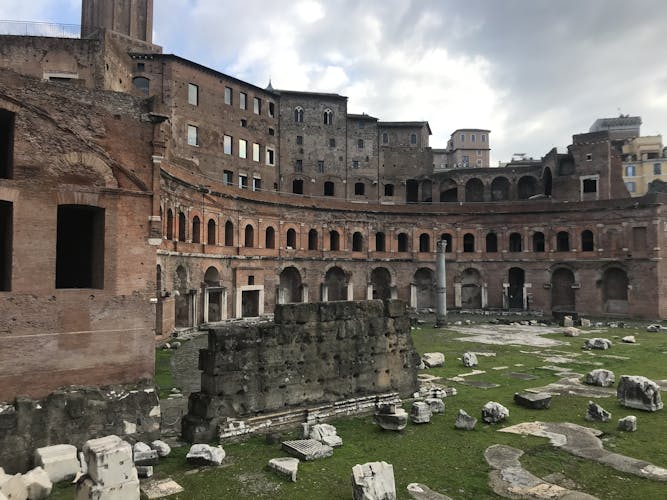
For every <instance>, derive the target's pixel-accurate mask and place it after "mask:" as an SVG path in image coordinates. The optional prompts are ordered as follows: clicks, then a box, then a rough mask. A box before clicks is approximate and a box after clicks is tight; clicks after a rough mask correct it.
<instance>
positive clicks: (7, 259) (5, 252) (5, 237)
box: [0, 201, 13, 292]
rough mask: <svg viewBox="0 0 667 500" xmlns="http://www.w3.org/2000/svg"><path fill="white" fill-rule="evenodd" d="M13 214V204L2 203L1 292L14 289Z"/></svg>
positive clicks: (0, 214)
mask: <svg viewBox="0 0 667 500" xmlns="http://www.w3.org/2000/svg"><path fill="white" fill-rule="evenodd" d="M12 212H13V205H12V204H11V203H9V202H8V201H0V292H8V291H10V290H11V289H12Z"/></svg>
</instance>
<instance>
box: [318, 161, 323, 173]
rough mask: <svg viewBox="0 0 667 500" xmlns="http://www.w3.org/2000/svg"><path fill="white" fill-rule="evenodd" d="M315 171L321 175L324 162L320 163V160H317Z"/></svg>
mask: <svg viewBox="0 0 667 500" xmlns="http://www.w3.org/2000/svg"><path fill="white" fill-rule="evenodd" d="M317 171H318V172H319V173H323V172H324V161H322V160H318V162H317Z"/></svg>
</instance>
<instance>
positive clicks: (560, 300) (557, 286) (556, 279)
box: [551, 268, 576, 312]
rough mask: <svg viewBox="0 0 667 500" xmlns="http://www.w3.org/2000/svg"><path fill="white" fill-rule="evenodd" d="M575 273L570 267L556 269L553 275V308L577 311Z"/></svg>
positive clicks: (556, 310)
mask: <svg viewBox="0 0 667 500" xmlns="http://www.w3.org/2000/svg"><path fill="white" fill-rule="evenodd" d="M573 285H574V273H573V272H572V271H570V270H569V269H565V268H560V269H556V270H555V271H554V272H553V274H552V275H551V310H552V311H554V312H560V311H564V312H570V311H575V310H576V309H575V305H576V304H575V297H574V288H572V286H573Z"/></svg>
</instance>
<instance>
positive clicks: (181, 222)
mask: <svg viewBox="0 0 667 500" xmlns="http://www.w3.org/2000/svg"><path fill="white" fill-rule="evenodd" d="M178 241H185V214H184V213H183V212H178Z"/></svg>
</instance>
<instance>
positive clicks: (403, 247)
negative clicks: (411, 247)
mask: <svg viewBox="0 0 667 500" xmlns="http://www.w3.org/2000/svg"><path fill="white" fill-rule="evenodd" d="M397 239H398V251H399V252H407V251H408V235H407V234H405V233H398V236H397Z"/></svg>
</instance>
